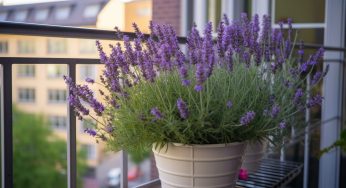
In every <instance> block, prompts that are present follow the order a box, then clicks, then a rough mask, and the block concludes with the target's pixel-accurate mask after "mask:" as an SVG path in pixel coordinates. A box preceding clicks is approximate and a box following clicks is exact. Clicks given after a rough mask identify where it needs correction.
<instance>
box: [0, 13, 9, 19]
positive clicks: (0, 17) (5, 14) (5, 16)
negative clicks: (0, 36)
mask: <svg viewBox="0 0 346 188" xmlns="http://www.w3.org/2000/svg"><path fill="white" fill-rule="evenodd" d="M7 16H8V12H7V11H4V12H0V21H5V20H7Z"/></svg>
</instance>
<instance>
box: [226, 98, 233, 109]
mask: <svg viewBox="0 0 346 188" xmlns="http://www.w3.org/2000/svg"><path fill="white" fill-rule="evenodd" d="M232 106H233V103H232V101H230V100H229V101H227V103H226V107H227V108H228V109H230V108H232Z"/></svg>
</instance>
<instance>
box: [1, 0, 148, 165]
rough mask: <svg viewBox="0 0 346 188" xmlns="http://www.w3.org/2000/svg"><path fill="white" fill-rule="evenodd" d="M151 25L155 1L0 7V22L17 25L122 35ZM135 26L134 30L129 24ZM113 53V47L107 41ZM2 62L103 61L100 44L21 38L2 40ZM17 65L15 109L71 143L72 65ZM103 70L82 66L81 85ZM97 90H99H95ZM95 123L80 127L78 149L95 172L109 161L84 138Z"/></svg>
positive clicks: (98, 147) (97, 146)
mask: <svg viewBox="0 0 346 188" xmlns="http://www.w3.org/2000/svg"><path fill="white" fill-rule="evenodd" d="M150 20H151V0H137V1H121V0H83V1H78V0H72V1H59V2H49V3H36V4H24V5H13V6H0V21H14V22H25V23H37V24H48V25H63V26H76V27H87V28H99V29H109V30H113V29H114V27H115V26H117V27H118V28H119V29H120V30H122V31H132V24H131V23H132V22H136V23H138V25H139V27H140V28H141V29H142V28H143V31H144V32H147V31H148V27H147V25H148V23H149V21H150ZM129 23H130V24H129ZM101 42H103V44H104V46H105V49H106V50H107V51H109V49H108V47H107V46H108V44H110V43H114V41H101ZM0 56H2V57H28V58H32V57H45V58H98V52H97V49H96V46H95V40H88V39H77V38H53V37H50V38H48V37H36V36H35V37H34V36H19V35H0ZM30 63H31V62H29V61H28V62H27V64H20V65H19V64H17V65H14V66H13V87H12V93H13V98H12V100H13V103H14V104H15V105H16V107H18V108H19V109H21V110H23V111H27V112H30V113H36V114H41V115H43V116H44V117H45V119H46V122H47V123H48V125H47V126H50V127H51V129H52V130H53V132H54V133H55V134H56V135H57V136H58V137H60V138H62V139H65V140H66V139H67V128H68V117H67V87H66V84H65V83H64V81H63V75H67V74H68V72H67V65H57V64H40V65H37V64H36V65H34V64H30ZM101 71H102V68H101V66H100V65H77V75H76V76H77V82H78V83H83V82H84V81H85V79H86V78H92V79H95V80H98V79H99V78H98V77H99V76H98V75H100V73H101ZM92 87H95V89H96V88H97V87H98V86H96V85H94V86H92ZM93 124H94V123H93V121H92V120H91V119H85V120H83V121H77V123H76V125H77V127H76V130H77V142H78V147H80V148H84V149H85V150H86V153H87V163H88V166H89V168H91V169H94V168H96V167H97V166H98V165H99V164H100V163H102V162H103V159H104V158H106V157H107V156H104V155H105V154H104V146H103V144H97V143H96V142H95V139H93V138H92V137H90V136H89V135H87V134H86V133H84V130H85V129H86V128H89V127H92V126H93Z"/></svg>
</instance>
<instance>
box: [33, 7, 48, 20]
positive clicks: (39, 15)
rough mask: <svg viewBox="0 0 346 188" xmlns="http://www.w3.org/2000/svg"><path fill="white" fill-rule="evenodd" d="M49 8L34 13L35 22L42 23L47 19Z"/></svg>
mask: <svg viewBox="0 0 346 188" xmlns="http://www.w3.org/2000/svg"><path fill="white" fill-rule="evenodd" d="M49 11H50V9H49V8H44V9H38V10H37V11H36V12H35V20H37V21H44V20H47V19H48V16H49Z"/></svg>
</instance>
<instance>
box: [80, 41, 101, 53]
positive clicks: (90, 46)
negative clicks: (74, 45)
mask: <svg viewBox="0 0 346 188" xmlns="http://www.w3.org/2000/svg"><path fill="white" fill-rule="evenodd" d="M79 53H81V54H97V47H96V42H95V40H90V39H81V40H80V41H79Z"/></svg>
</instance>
